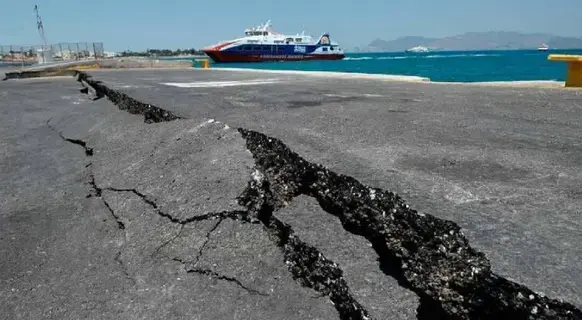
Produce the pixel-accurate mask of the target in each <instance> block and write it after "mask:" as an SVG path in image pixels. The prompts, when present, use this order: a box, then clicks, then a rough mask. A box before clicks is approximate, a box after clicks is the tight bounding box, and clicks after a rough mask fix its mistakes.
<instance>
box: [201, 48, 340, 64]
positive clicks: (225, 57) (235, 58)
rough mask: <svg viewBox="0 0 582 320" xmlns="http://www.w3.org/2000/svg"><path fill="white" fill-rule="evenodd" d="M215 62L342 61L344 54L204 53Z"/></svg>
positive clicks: (207, 51) (209, 51) (214, 51)
mask: <svg viewBox="0 0 582 320" xmlns="http://www.w3.org/2000/svg"><path fill="white" fill-rule="evenodd" d="M204 53H206V54H207V55H208V56H209V57H210V58H211V59H212V60H214V61H215V62H262V61H305V60H341V59H343V58H344V55H343V54H313V55H259V54H257V55H241V54H236V53H230V52H221V51H216V50H206V51H204Z"/></svg>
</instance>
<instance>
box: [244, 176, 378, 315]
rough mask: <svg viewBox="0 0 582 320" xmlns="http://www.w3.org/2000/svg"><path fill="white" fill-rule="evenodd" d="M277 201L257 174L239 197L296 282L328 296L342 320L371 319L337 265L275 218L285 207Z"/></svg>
mask: <svg viewBox="0 0 582 320" xmlns="http://www.w3.org/2000/svg"><path fill="white" fill-rule="evenodd" d="M278 200H279V199H277V198H276V197H275V196H274V194H273V193H272V192H271V188H270V186H269V182H268V181H266V180H265V179H263V175H262V174H261V173H259V172H256V171H255V173H253V179H252V180H251V181H250V182H249V184H248V187H247V188H246V189H245V191H244V192H243V194H242V195H241V196H240V197H239V203H240V204H241V205H243V206H244V207H246V208H247V209H248V210H249V212H251V213H252V214H253V216H254V217H256V218H257V219H258V220H259V221H261V223H262V224H263V226H264V227H265V229H266V230H267V232H268V233H269V235H270V236H271V239H272V240H273V241H274V242H275V244H276V245H277V246H278V247H279V248H280V249H281V250H282V251H283V255H284V258H285V264H286V265H287V268H288V269H289V271H290V272H291V274H292V275H293V279H295V281H297V282H299V283H300V284H301V285H302V286H305V287H309V288H312V289H314V290H316V291H317V292H319V293H321V294H322V295H325V296H329V298H330V300H331V301H332V303H333V304H334V307H335V308H336V310H337V311H338V313H339V316H340V319H362V320H366V319H370V316H369V314H368V311H366V309H365V308H364V307H363V306H362V305H361V304H360V303H359V302H358V301H356V299H355V298H354V297H353V296H352V294H351V293H350V289H349V287H348V285H347V282H346V280H345V279H344V278H343V271H342V270H341V269H340V268H339V267H338V265H337V264H336V263H335V262H333V261H331V260H329V259H327V258H326V257H325V256H324V255H323V254H322V253H321V252H319V250H317V249H316V248H315V247H312V246H309V245H308V244H306V243H305V242H303V241H301V239H299V237H297V236H296V235H295V234H294V231H293V229H292V227H291V226H290V225H288V224H286V223H284V222H282V221H281V220H279V219H277V218H276V217H275V216H273V213H274V212H275V211H276V210H278V209H280V208H281V207H282V205H281V203H280V202H279V201H278Z"/></svg>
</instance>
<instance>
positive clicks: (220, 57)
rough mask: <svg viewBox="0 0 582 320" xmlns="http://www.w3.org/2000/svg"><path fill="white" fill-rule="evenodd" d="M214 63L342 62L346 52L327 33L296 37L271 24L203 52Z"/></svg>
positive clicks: (251, 30) (246, 31)
mask: <svg viewBox="0 0 582 320" xmlns="http://www.w3.org/2000/svg"><path fill="white" fill-rule="evenodd" d="M204 53H206V54H207V55H208V56H209V57H210V58H212V60H214V61H215V62H258V61H298V60H340V59H343V58H344V51H343V50H342V48H340V46H339V44H338V43H336V42H333V41H331V40H330V38H329V34H327V33H324V34H323V35H322V36H321V37H319V39H318V40H317V41H313V38H312V37H311V36H310V35H306V34H305V33H302V34H297V35H294V36H291V35H285V34H281V33H278V32H275V31H273V30H271V21H267V23H265V24H264V25H260V26H257V27H254V28H251V29H247V30H245V36H244V37H241V38H238V39H234V40H230V41H225V42H221V43H219V44H217V45H214V46H211V47H208V48H205V49H204Z"/></svg>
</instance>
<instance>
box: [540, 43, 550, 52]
mask: <svg viewBox="0 0 582 320" xmlns="http://www.w3.org/2000/svg"><path fill="white" fill-rule="evenodd" d="M549 49H550V47H548V45H547V44H545V43H542V45H541V46H539V48H538V51H548V50H549Z"/></svg>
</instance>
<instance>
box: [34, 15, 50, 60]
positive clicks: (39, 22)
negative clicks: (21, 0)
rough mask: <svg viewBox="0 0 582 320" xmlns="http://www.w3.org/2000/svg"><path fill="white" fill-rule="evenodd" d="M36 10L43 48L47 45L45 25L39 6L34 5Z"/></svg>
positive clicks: (37, 25) (37, 26)
mask: <svg viewBox="0 0 582 320" xmlns="http://www.w3.org/2000/svg"><path fill="white" fill-rule="evenodd" d="M34 12H35V13H36V28H37V29H38V33H39V34H40V37H41V39H42V44H43V50H44V48H45V47H46V46H47V44H46V36H45V34H44V26H43V24H42V19H41V18H40V14H39V13H38V6H37V5H34Z"/></svg>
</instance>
